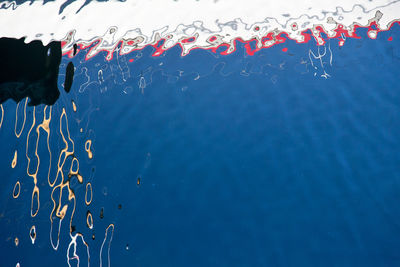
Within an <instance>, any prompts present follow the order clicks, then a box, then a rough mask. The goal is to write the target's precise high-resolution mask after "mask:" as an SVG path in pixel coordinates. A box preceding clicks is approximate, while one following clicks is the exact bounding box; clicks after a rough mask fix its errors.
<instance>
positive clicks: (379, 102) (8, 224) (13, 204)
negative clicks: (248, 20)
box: [0, 25, 400, 266]
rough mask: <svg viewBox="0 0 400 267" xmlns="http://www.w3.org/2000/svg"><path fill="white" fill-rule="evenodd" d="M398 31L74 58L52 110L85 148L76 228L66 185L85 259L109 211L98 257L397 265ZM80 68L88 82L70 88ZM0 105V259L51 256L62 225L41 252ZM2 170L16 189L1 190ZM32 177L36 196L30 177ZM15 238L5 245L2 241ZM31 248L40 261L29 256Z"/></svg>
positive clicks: (44, 228) (42, 225)
mask: <svg viewBox="0 0 400 267" xmlns="http://www.w3.org/2000/svg"><path fill="white" fill-rule="evenodd" d="M399 33H400V26H398V25H396V26H394V27H393V29H392V30H391V31H390V32H385V33H380V35H379V36H378V39H377V40H370V39H368V38H366V33H365V31H364V30H360V31H359V34H360V36H362V37H363V38H362V39H361V40H354V39H348V40H346V43H345V45H344V47H339V46H338V45H337V41H335V40H332V41H331V42H329V43H328V44H327V45H326V46H325V48H327V49H328V47H329V48H330V49H331V53H330V52H329V51H328V50H327V53H326V55H325V56H324V57H322V62H323V64H322V65H321V64H320V62H319V61H318V59H314V58H313V57H312V56H311V60H310V57H309V51H310V50H311V51H313V53H314V54H315V55H317V52H318V47H317V46H316V45H315V43H313V42H310V43H307V44H296V43H294V42H288V43H285V44H284V45H282V46H276V47H273V48H270V49H265V50H263V51H260V52H258V53H256V55H255V56H252V57H251V56H246V55H245V53H244V51H243V47H242V46H241V45H239V47H238V51H237V52H236V53H234V54H233V55H229V56H220V55H219V56H218V55H215V54H213V53H211V52H207V51H200V50H199V51H193V52H192V53H191V54H189V55H188V56H186V57H184V58H181V57H180V56H179V54H180V51H179V49H178V48H173V49H171V50H169V51H167V52H166V53H165V55H164V56H162V57H160V58H154V57H151V56H150V54H151V52H152V48H146V49H145V50H144V51H142V52H134V53H133V54H130V55H127V56H126V57H120V58H116V57H115V58H114V59H113V61H112V62H111V63H108V62H106V61H105V60H104V58H103V57H102V56H101V55H100V56H97V57H95V58H93V59H92V60H90V61H88V62H83V57H84V53H80V54H78V55H77V56H76V57H75V58H74V59H73V62H74V64H75V66H76V67H77V71H76V78H75V81H74V85H73V88H72V90H71V91H72V92H71V93H70V94H65V93H64V92H63V93H62V96H61V99H60V101H59V102H58V103H57V104H56V106H55V107H54V109H55V112H58V114H60V111H61V107H62V106H63V105H65V106H66V107H67V114H68V115H69V120H70V122H71V125H70V131H71V135H72V137H73V138H75V140H76V146H77V148H78V149H77V152H76V153H77V156H78V157H81V158H85V155H86V154H85V151H84V149H83V144H84V142H85V140H86V139H87V138H91V139H92V140H93V150H94V159H93V160H88V159H87V157H86V160H82V161H81V169H82V172H83V175H84V177H85V178H88V177H89V178H88V179H90V180H91V181H92V185H93V190H94V196H93V199H94V200H93V203H92V204H91V206H90V207H89V208H88V209H89V210H90V211H91V212H92V213H93V217H94V221H95V222H94V224H95V227H94V230H93V231H91V230H89V229H87V228H86V225H85V214H86V210H87V208H86V207H85V206H84V202H83V201H82V195H84V186H82V185H81V186H79V185H78V184H77V183H75V186H76V188H77V189H76V191H77V192H78V193H77V195H80V197H81V201H80V202H79V204H78V207H77V209H78V213H77V215H76V217H75V219H74V220H76V221H77V222H76V223H75V224H76V226H77V229H78V230H79V231H80V232H83V233H87V234H88V239H89V241H88V242H90V244H91V245H92V247H91V251H93V252H92V253H93V255H91V256H92V259H91V260H92V262H91V265H93V266H97V265H98V264H99V256H98V255H99V248H100V245H101V242H102V240H103V238H104V229H105V227H107V225H108V224H109V223H114V224H115V231H114V236H113V239H112V243H111V250H110V256H111V266H398V265H399V264H400V254H399V247H400V238H399V237H400V206H399V205H398V203H399V201H400V194H399V192H400V171H399V170H400V169H399V168H400V153H399V152H400V139H399V138H398V136H399V135H400V117H399V114H400V104H399V103H400V87H399V83H398V77H400V46H399V45H400V38H399V37H398V36H400V35H399ZM389 36H393V41H392V42H388V41H387V39H388V37H389ZM283 47H287V48H288V52H287V53H285V52H282V51H281V49H282V48H283ZM323 50H324V48H320V51H321V53H322V52H323ZM330 55H332V64H330V63H329V62H330ZM130 58H135V61H134V62H132V63H128V59H130ZM63 61H64V63H66V62H68V61H69V59H67V58H64V59H63ZM80 62H81V63H80ZM311 62H313V64H314V65H315V67H316V68H314V66H313V65H312V64H311ZM122 63H124V64H122ZM160 63H162V64H160ZM96 64H97V65H96ZM118 64H119V65H120V67H121V66H122V68H119V67H118ZM104 66H106V67H104ZM123 66H128V67H129V70H130V76H129V77H128V78H126V77H125V78H126V79H125V80H126V81H124V80H123V79H124V77H123V75H122V74H121V73H122V72H121V70H126V69H124V67H123ZM83 68H87V69H88V72H87V75H88V76H89V77H90V79H91V81H93V79H94V80H96V81H97V82H94V83H92V84H90V85H89V86H83V85H85V84H87V83H86V82H87V76H85V75H84V70H83ZM100 68H103V70H104V72H103V73H104V82H102V83H101V84H100V82H98V70H99V69H100ZM180 71H181V72H180ZM324 71H325V72H326V73H327V74H329V77H327V78H324V77H321V75H322V74H324ZM60 83H61V81H60ZM80 91H81V92H80ZM71 99H73V100H74V101H75V102H76V104H77V107H78V112H77V113H74V112H72V108H71V105H70V101H71ZM4 106H5V110H6V116H5V122H4V125H3V127H2V129H1V130H0V137H1V140H4V142H2V143H4V144H2V146H1V150H2V151H3V153H2V154H1V155H0V158H1V160H0V168H1V170H2V173H3V174H2V175H1V176H2V178H3V186H2V187H1V195H0V196H1V199H2V202H1V204H0V213H1V214H3V215H4V216H0V227H1V229H2V230H1V231H0V242H1V246H0V247H1V251H2V252H1V253H2V255H3V257H2V262H3V263H1V264H0V265H1V266H15V264H16V262H18V261H19V262H20V263H21V266H54V264H59V265H60V266H63V265H65V266H66V265H67V264H66V261H65V260H66V257H65V254H66V253H65V251H66V246H67V245H68V242H69V240H68V236H67V231H68V228H67V226H66V225H67V223H66V224H65V225H64V226H63V227H65V229H64V234H62V238H64V240H62V241H61V245H60V249H59V250H58V251H57V252H56V251H53V250H52V249H51V247H50V244H49V240H48V239H49V221H48V216H49V215H48V214H49V211H51V208H50V202H49V205H48V206H46V205H45V204H42V205H43V208H42V209H41V210H40V213H39V215H38V217H37V218H33V219H32V218H30V216H29V207H30V192H31V190H32V182H31V180H30V179H31V178H27V177H24V173H25V176H26V165H25V168H24V167H23V164H22V166H19V167H20V168H16V169H17V170H15V169H14V170H12V169H11V168H10V163H11V159H12V155H13V151H14V150H15V149H16V148H18V149H20V150H21V152H20V153H21V154H20V155H21V158H23V154H24V145H25V144H24V142H23V141H21V140H18V141H16V138H15V135H14V133H13V125H14V120H15V118H14V117H13V116H14V113H13V112H14V111H15V104H14V103H12V102H7V103H6V105H4ZM28 109H29V108H28ZM7 110H11V112H10V113H11V114H8V116H7ZM78 120H82V122H78ZM28 122H29V120H28ZM56 126H57V125H56V124H54V128H55V129H56V128H57V127H56ZM80 127H83V128H84V132H83V133H80V132H79V128H80ZM26 131H27V130H26V129H25V132H24V133H25V135H26ZM57 138H58V140H57ZM8 140H10V141H8ZM54 140H55V142H56V143H57V142H58V144H60V140H59V137H55V138H54ZM41 149H42V150H43V151H46V150H45V149H46V148H45V147H43V148H41ZM138 177H140V181H141V182H140V185H139V186H138V185H137V178H138ZM17 178H20V180H21V181H22V188H24V189H27V190H28V191H27V193H26V194H25V195H24V194H21V197H20V198H19V199H18V200H13V199H12V197H11V193H12V188H13V186H14V184H15V182H16V180H17ZM24 179H25V180H24ZM41 186H42V187H43V188H44V189H43V192H44V193H41V194H43V196H41V198H42V199H43V202H46V201H48V200H49V197H48V196H46V193H45V192H47V191H46V190H48V189H46V186H47V184H46V181H45V178H44V180H43V181H42V185H41ZM47 187H48V186H47ZM47 194H48V193H47ZM119 204H120V205H121V206H122V208H121V209H118V205H119ZM20 205H21V206H20ZM102 207H104V218H103V219H100V218H99V214H100V209H101V208H102ZM16 218H20V219H16ZM33 223H34V224H36V227H37V229H38V237H37V243H35V246H32V245H31V244H30V240H29V235H28V233H29V228H30V226H31V224H33ZM92 233H95V234H96V239H95V240H94V241H93V240H91V238H90V236H91V234H92ZM16 235H18V236H20V245H19V246H18V247H15V245H14V243H13V241H12V240H11V241H10V240H6V239H7V238H8V237H11V238H12V239H13V238H14V236H16ZM43 253H46V262H41V263H40V264H38V262H37V260H38V258H40V255H43ZM81 264H82V265H83V266H86V265H85V264H84V263H81ZM103 266H107V265H104V263H103Z"/></svg>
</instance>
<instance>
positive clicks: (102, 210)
mask: <svg viewBox="0 0 400 267" xmlns="http://www.w3.org/2000/svg"><path fill="white" fill-rule="evenodd" d="M103 218H104V208H101V210H100V219H103Z"/></svg>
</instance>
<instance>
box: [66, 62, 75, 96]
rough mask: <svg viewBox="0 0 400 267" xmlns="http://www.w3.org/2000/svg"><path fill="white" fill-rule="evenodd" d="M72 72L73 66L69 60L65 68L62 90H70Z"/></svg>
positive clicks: (73, 71) (72, 79)
mask: <svg viewBox="0 0 400 267" xmlns="http://www.w3.org/2000/svg"><path fill="white" fill-rule="evenodd" d="M74 73H75V68H74V64H72V62H69V63H68V65H67V70H66V71H65V82H64V90H65V92H67V93H69V91H70V90H71V86H72V82H73V81H74Z"/></svg>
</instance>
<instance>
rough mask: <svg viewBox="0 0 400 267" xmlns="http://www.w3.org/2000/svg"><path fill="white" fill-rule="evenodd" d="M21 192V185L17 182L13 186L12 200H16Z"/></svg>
mask: <svg viewBox="0 0 400 267" xmlns="http://www.w3.org/2000/svg"><path fill="white" fill-rule="evenodd" d="M20 192H21V184H20V182H19V181H17V182H16V183H15V185H14V189H13V198H18V197H19V194H20Z"/></svg>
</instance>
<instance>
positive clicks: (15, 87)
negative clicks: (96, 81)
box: [0, 38, 72, 106]
mask: <svg viewBox="0 0 400 267" xmlns="http://www.w3.org/2000/svg"><path fill="white" fill-rule="evenodd" d="M24 40H25V38H21V39H13V38H0V104H1V103H3V102H5V101H7V100H8V99H10V98H11V99H13V100H14V101H15V102H19V101H21V100H22V99H24V98H26V97H29V98H30V102H29V105H31V106H35V105H39V104H46V105H53V104H54V103H55V102H56V100H57V99H58V97H59V95H60V92H59V90H58V88H57V79H58V71H59V65H60V62H61V43H60V42H55V41H54V42H51V43H49V44H48V45H47V46H43V44H42V42H40V41H32V42H30V43H29V44H26V43H25V42H24ZM71 84H72V80H71Z"/></svg>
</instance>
